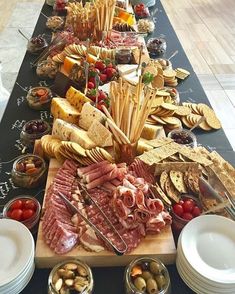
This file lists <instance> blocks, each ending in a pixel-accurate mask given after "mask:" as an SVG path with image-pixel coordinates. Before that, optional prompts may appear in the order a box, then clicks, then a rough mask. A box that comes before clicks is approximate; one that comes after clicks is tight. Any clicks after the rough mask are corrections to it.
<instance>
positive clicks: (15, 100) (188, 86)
mask: <svg viewBox="0 0 235 294" xmlns="http://www.w3.org/2000/svg"><path fill="white" fill-rule="evenodd" d="M156 7H157V8H158V10H157V12H156V13H155V15H154V16H155V17H156V18H157V23H156V30H155V32H154V33H153V34H152V35H151V36H149V37H152V36H159V35H161V34H163V35H165V38H166V41H167V51H166V57H169V56H170V55H171V53H172V52H174V51H175V50H179V53H178V55H177V57H175V58H174V59H173V61H172V63H173V67H174V68H176V67H182V68H185V69H187V70H189V71H190V73H191V75H190V76H189V78H187V79H186V80H185V81H183V82H182V83H181V84H180V85H179V86H178V87H177V89H178V91H179V92H180V98H181V100H182V101H191V102H194V101H195V102H202V103H206V104H209V102H208V99H207V97H206V95H205V93H204V91H203V89H202V87H201V85H200V82H199V80H198V78H197V76H196V74H195V73H194V71H193V68H192V66H191V64H190V63H189V61H188V59H187V56H186V55H185V53H184V50H183V49H182V47H181V45H180V43H179V40H178V38H177V36H176V34H175V32H174V30H173V28H172V26H171V24H170V22H169V20H168V18H167V16H166V13H165V11H164V9H163V7H162V5H161V3H160V2H157V5H156ZM156 7H155V8H156ZM42 11H43V13H44V14H45V15H48V16H50V15H51V8H50V7H49V6H47V5H44V6H43V9H42ZM39 33H45V34H46V35H48V38H49V37H50V31H49V30H47V29H46V26H45V17H44V16H43V15H41V14H40V17H39V20H38V23H37V25H36V28H35V31H34V35H38V34H39ZM34 58H35V56H33V55H31V54H29V53H26V55H25V57H24V60H23V63H22V66H21V68H20V71H19V74H18V77H17V82H18V83H19V84H20V85H21V86H22V87H24V88H26V89H27V88H29V87H30V86H37V85H38V84H39V83H40V84H41V85H45V84H47V85H51V84H52V82H51V81H48V80H46V81H45V80H41V79H39V78H38V77H37V76H36V74H35V69H33V68H31V66H30V63H31V62H32V61H33V60H34ZM25 97H26V92H25V91H24V90H22V89H21V88H20V87H19V86H18V85H15V86H14V88H13V91H12V94H11V97H10V100H9V102H8V105H7V108H6V111H5V114H4V116H3V119H2V122H1V124H0V134H1V140H0V207H3V205H4V204H5V203H6V202H8V201H9V200H10V199H11V198H13V197H15V196H17V195H20V194H31V195H35V193H38V196H37V197H38V198H39V199H40V200H41V201H42V198H43V191H42V189H43V188H44V187H40V188H38V189H35V190H25V189H21V188H16V187H14V185H13V184H12V181H11V178H10V172H11V168H12V162H13V159H14V158H15V157H16V156H19V155H20V152H21V149H22V146H21V144H20V141H19V135H20V131H21V128H22V126H23V124H24V122H26V121H28V120H30V119H35V118H43V119H45V120H47V121H51V117H50V113H49V111H33V110H31V109H30V108H29V107H28V105H27V103H26V100H25ZM195 133H196V135H197V138H198V142H199V143H200V144H202V145H203V146H206V147H207V148H209V149H211V150H216V151H218V152H219V153H220V154H221V155H222V156H223V157H224V158H225V159H226V160H228V161H230V162H231V163H232V164H233V165H234V166H235V156H234V152H233V151H232V148H231V146H230V144H229V142H228V140H227V138H226V136H225V134H224V131H223V130H222V129H221V130H218V131H214V132H202V131H198V130H196V131H195ZM8 161H11V162H8ZM4 162H8V163H4ZM35 238H36V237H35ZM78 258H79V256H78ZM168 269H169V273H170V277H171V282H172V293H173V294H186V293H193V292H192V291H191V290H190V289H189V288H188V287H187V286H186V285H185V284H184V283H183V281H182V280H181V278H180V277H179V275H178V273H177V270H176V267H175V265H171V266H168ZM49 271H50V270H49V269H36V270H35V273H34V276H33V278H32V280H31V281H30V283H29V284H28V286H27V287H26V288H25V289H24V291H23V292H22V293H23V294H30V293H32V294H39V293H40V294H41V293H47V279H48V274H49ZM93 273H94V279H95V290H94V293H96V294H101V293H102V294H104V293H105V294H106V293H112V294H118V293H119V294H120V293H124V289H123V275H124V268H123V267H115V268H111V267H109V268H93Z"/></svg>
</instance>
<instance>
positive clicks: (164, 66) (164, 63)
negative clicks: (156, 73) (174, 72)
mask: <svg viewBox="0 0 235 294" xmlns="http://www.w3.org/2000/svg"><path fill="white" fill-rule="evenodd" d="M156 61H157V62H158V63H160V64H161V66H162V69H163V70H165V69H172V63H171V61H170V60H168V59H165V58H157V59H156Z"/></svg>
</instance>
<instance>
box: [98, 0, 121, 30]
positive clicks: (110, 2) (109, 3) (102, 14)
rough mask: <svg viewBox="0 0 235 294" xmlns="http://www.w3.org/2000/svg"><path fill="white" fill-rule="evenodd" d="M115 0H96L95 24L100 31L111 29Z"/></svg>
mask: <svg viewBox="0 0 235 294" xmlns="http://www.w3.org/2000/svg"><path fill="white" fill-rule="evenodd" d="M115 4H116V0H96V1H95V2H94V6H95V9H96V24H97V28H98V30H99V31H100V32H103V31H105V32H108V31H110V30H112V27H113V18H114V12H115Z"/></svg>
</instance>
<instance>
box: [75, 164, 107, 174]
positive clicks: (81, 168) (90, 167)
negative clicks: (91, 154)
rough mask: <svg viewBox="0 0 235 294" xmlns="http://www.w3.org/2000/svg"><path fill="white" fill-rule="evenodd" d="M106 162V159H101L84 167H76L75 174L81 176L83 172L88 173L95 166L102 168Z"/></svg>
mask: <svg viewBox="0 0 235 294" xmlns="http://www.w3.org/2000/svg"><path fill="white" fill-rule="evenodd" d="M106 164H109V162H108V161H107V160H104V161H101V162H98V163H93V164H91V165H88V166H86V167H80V168H78V169H77V174H78V176H79V177H80V178H81V177H82V175H83V174H85V173H88V172H90V171H92V170H94V169H96V168H102V167H103V166H105V165H106Z"/></svg>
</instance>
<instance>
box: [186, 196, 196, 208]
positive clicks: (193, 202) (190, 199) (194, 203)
mask: <svg viewBox="0 0 235 294" xmlns="http://www.w3.org/2000/svg"><path fill="white" fill-rule="evenodd" d="M187 200H188V201H191V202H192V204H193V206H195V205H196V202H195V201H194V200H193V199H192V198H187Z"/></svg>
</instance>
